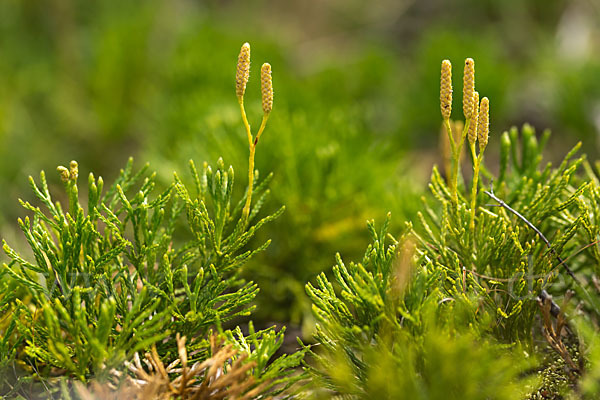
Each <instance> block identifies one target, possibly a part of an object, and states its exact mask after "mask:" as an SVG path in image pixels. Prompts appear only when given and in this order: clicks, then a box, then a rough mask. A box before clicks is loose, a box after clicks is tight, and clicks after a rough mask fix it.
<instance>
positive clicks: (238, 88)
mask: <svg viewBox="0 0 600 400" xmlns="http://www.w3.org/2000/svg"><path fill="white" fill-rule="evenodd" d="M249 78H250V44H248V43H244V44H243V45H242V48H241V49H240V54H239V56H238V63H237V69H236V75H235V94H236V96H237V98H238V103H239V104H240V112H241V114H242V120H243V121H244V127H245V128H246V134H247V136H248V147H249V149H250V155H249V157H248V192H247V194H246V203H245V204H244V208H243V210H242V217H243V220H244V224H247V223H248V218H249V215H250V205H251V204H252V190H253V189H254V154H255V152H256V145H257V144H258V140H259V139H260V136H261V135H262V133H263V131H264V130H265V126H266V125H267V120H268V119H269V115H270V114H271V110H272V109H273V82H272V79H271V65H270V64H268V63H265V64H263V65H262V67H261V69H260V85H261V93H262V109H263V118H262V123H261V124H260V128H259V129H258V133H257V134H256V137H254V138H253V137H252V130H251V129H250V124H249V123H248V118H247V117H246V110H245V109H244V94H245V93H246V85H247V84H248V79H249Z"/></svg>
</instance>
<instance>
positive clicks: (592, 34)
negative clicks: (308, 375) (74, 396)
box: [0, 0, 600, 328]
mask: <svg viewBox="0 0 600 400" xmlns="http://www.w3.org/2000/svg"><path fill="white" fill-rule="evenodd" d="M246 41H248V42H250V43H251V45H252V60H253V68H252V70H251V78H250V83H249V86H248V90H247V92H246V105H247V111H248V114H249V118H250V122H251V124H253V125H256V126H257V125H258V124H259V122H260V118H261V109H260V90H259V79H258V76H257V73H258V70H259V68H258V66H260V65H261V64H262V63H263V62H265V61H268V62H270V63H271V65H272V67H273V81H274V88H275V105H274V111H273V113H272V116H271V119H270V120H269V125H268V127H267V130H266V132H265V134H264V136H263V139H262V140H261V143H260V145H259V147H258V150H257V159H256V163H257V167H258V169H259V170H260V171H261V172H262V173H263V174H265V173H267V172H270V171H272V172H274V174H275V178H274V181H273V184H272V198H271V200H270V201H269V203H268V207H267V208H269V209H270V210H274V209H276V208H277V207H278V206H279V205H281V204H285V205H286V206H287V211H286V213H285V214H284V215H283V216H282V217H281V218H280V219H279V220H277V221H276V222H275V223H272V224H270V225H269V226H268V227H266V229H265V230H264V231H263V232H262V238H263V239H264V238H266V237H270V238H273V243H272V245H271V247H270V248H269V249H268V251H267V252H265V253H264V254H263V255H262V256H261V257H259V258H257V259H256V260H254V261H253V263H252V264H251V265H249V266H248V267H247V269H246V271H245V275H246V277H247V278H249V279H252V280H255V281H257V282H258V283H259V285H260V287H261V288H262V291H261V294H260V295H259V298H258V302H259V304H258V310H257V313H256V314H255V316H254V317H253V318H254V319H255V320H256V321H258V322H259V325H260V324H269V323H272V322H276V323H285V324H288V325H291V326H292V327H300V326H302V324H304V326H305V328H309V327H310V325H311V321H310V310H309V309H308V306H307V304H308V303H307V301H306V297H305V295H304V284H305V282H306V281H308V280H310V279H313V278H314V276H315V275H316V274H317V273H318V272H320V271H323V270H326V269H328V268H329V267H330V266H331V264H332V263H333V257H334V254H335V252H336V251H339V252H340V253H341V254H342V256H343V257H344V258H345V259H358V258H360V256H361V255H362V253H363V251H364V248H365V246H366V244H367V232H366V229H365V221H366V220H367V219H371V218H375V219H376V220H379V221H381V220H382V219H383V216H384V215H385V214H386V212H387V211H391V212H392V215H393V222H394V227H393V229H392V232H394V233H397V232H399V230H400V229H402V226H403V224H404V221H408V220H411V219H414V216H415V214H416V212H417V210H418V209H419V207H420V197H421V195H422V194H423V193H425V191H426V188H427V178H428V176H429V173H430V170H431V167H432V165H433V164H434V163H439V162H440V159H441V158H440V155H439V154H440V151H439V146H438V142H439V129H440V122H441V118H440V112H439V66H440V62H441V60H442V59H444V58H449V59H450V60H451V61H452V62H453V64H454V66H455V68H454V84H455V93H456V96H455V106H454V109H455V112H454V116H455V117H456V118H460V117H462V115H461V113H460V110H461V107H460V104H459V101H460V93H461V90H462V85H461V79H462V64H463V60H464V58H465V57H473V58H474V59H475V61H476V87H477V89H478V90H479V92H480V94H481V95H482V96H488V97H489V98H490V101H491V130H492V136H491V139H490V142H491V147H492V150H491V151H488V154H494V153H495V152H496V151H495V148H497V138H498V136H499V134H500V133H501V132H502V131H503V130H505V129H508V128H509V127H510V126H511V125H520V124H522V123H524V122H526V121H527V122H530V123H532V124H533V125H534V126H536V127H537V128H538V130H540V131H541V129H543V128H550V129H551V130H552V131H553V132H554V135H553V139H552V141H551V147H552V149H553V151H555V152H557V153H558V154H562V153H564V150H565V148H566V147H569V146H571V145H573V144H574V143H575V142H576V141H578V140H583V141H584V142H585V150H586V152H587V153H588V154H589V155H590V157H591V158H596V157H597V155H598V154H599V151H600V138H599V136H598V135H599V133H600V2H599V1H598V0H573V1H564V0H556V1H552V2H549V1H547V0H505V1H494V0H457V1H452V2H448V1H443V0H414V1H398V0H381V1H358V0H303V1H275V0H271V1H267V0H265V1H234V0H229V1H216V0H214V1H191V0H119V1H116V0H102V1H100V0H98V1H89V0H45V1H42V0H39V1H38V0H27V1H23V0H2V1H1V2H0V188H2V191H3V192H4V195H3V196H1V197H0V207H1V208H2V213H1V214H0V233H1V235H2V237H5V238H7V239H8V240H9V241H10V242H11V243H13V244H14V243H17V242H18V241H19V240H21V239H19V235H18V233H17V232H16V229H15V228H16V223H15V221H16V217H17V216H18V215H22V214H23V212H22V211H21V210H20V209H19V205H18V202H17V199H18V198H25V199H31V197H32V196H31V194H30V192H29V189H28V187H27V179H26V177H27V176H28V175H34V176H37V174H38V173H39V170H41V169H45V170H46V171H48V172H49V177H50V181H51V184H52V186H53V187H54V189H55V193H60V191H61V190H60V184H59V177H58V174H55V173H53V172H54V169H55V167H56V166H57V165H59V164H66V163H68V162H69V160H71V159H76V160H77V161H79V165H80V170H81V175H82V176H86V175H87V173H88V172H89V171H93V172H94V173H95V174H96V175H102V176H103V177H104V178H105V179H107V180H110V179H111V178H112V177H114V176H116V174H117V173H118V171H119V169H120V168H121V167H122V166H124V164H125V161H126V159H127V158H128V157H129V156H131V155H133V156H134V157H135V158H136V160H137V162H138V165H141V164H142V163H143V162H145V161H149V162H150V163H151V167H152V168H153V169H155V170H157V172H158V174H159V177H160V178H161V179H162V181H163V182H168V181H169V180H170V179H171V176H172V173H173V171H179V172H180V173H182V174H183V175H185V171H186V166H187V160H188V159H190V158H193V159H195V160H196V161H197V162H202V161H204V160H206V161H209V162H211V163H214V162H215V161H216V159H217V158H218V157H219V156H223V158H224V159H225V161H226V162H227V163H231V164H232V165H233V166H234V168H235V170H236V175H237V181H238V187H237V189H238V196H241V195H242V193H243V186H244V185H245V184H246V179H245V176H246V168H247V152H248V149H247V142H246V137H245V133H244V130H243V126H242V123H241V119H240V116H239V110H238V105H237V101H236V98H235V88H234V75H235V64H236V60H237V54H238V52H239V48H240V46H241V45H242V43H244V42H246ZM549 158H550V159H552V158H553V157H552V154H550V155H549ZM489 159H493V156H490V157H489ZM84 181H85V180H84ZM82 192H85V190H82ZM59 197H60V196H59Z"/></svg>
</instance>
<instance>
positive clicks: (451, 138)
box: [444, 118, 456, 193]
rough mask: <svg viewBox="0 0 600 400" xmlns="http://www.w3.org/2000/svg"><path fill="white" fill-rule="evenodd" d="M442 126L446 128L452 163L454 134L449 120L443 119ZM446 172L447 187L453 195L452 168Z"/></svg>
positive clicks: (454, 146) (454, 151)
mask: <svg viewBox="0 0 600 400" xmlns="http://www.w3.org/2000/svg"><path fill="white" fill-rule="evenodd" d="M444 126H445V128H446V133H447V134H448V141H449V142H450V153H451V157H452V162H454V157H455V153H456V150H455V149H456V144H455V143H454V134H453V132H452V126H451V125H450V118H444ZM447 172H448V185H449V186H450V193H454V191H455V189H454V188H453V182H454V179H453V177H452V168H451V169H450V171H447Z"/></svg>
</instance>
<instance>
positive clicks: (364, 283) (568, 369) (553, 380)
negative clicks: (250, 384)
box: [306, 59, 600, 399]
mask: <svg viewBox="0 0 600 400" xmlns="http://www.w3.org/2000/svg"><path fill="white" fill-rule="evenodd" d="M472 72H473V64H472V62H470V61H469V59H468V60H467V62H466V63H465V84H464V95H465V96H466V101H465V98H463V111H464V113H465V119H466V120H465V123H464V129H463V131H462V136H459V135H457V134H455V132H452V129H451V128H452V124H453V122H452V121H451V120H450V117H451V98H452V88H451V78H450V77H451V69H450V63H449V61H447V60H445V61H444V62H443V63H442V77H441V89H440V100H441V102H440V106H441V111H442V118H443V126H444V127H445V128H446V133H447V134H448V141H449V143H450V147H451V153H452V165H453V169H452V172H451V173H450V174H449V176H448V179H447V180H445V179H444V178H442V176H441V174H440V173H439V172H438V169H437V167H434V168H433V173H432V177H431V182H430V185H429V186H430V189H431V193H432V197H431V198H427V197H425V198H424V207H423V212H421V213H419V214H418V223H417V224H415V225H414V226H413V224H412V223H409V224H408V225H407V229H406V230H405V231H403V232H402V233H401V235H400V237H399V239H394V237H393V236H391V235H389V234H388V233H387V227H388V224H389V222H388V221H386V223H385V224H384V227H383V228H382V230H381V231H380V232H377V231H376V230H375V229H374V225H373V224H372V223H369V225H368V226H369V231H370V232H371V235H372V238H373V240H372V244H371V245H369V247H368V249H367V251H366V253H365V256H364V258H363V260H362V262H360V263H357V264H354V263H350V264H345V263H344V262H343V261H342V259H341V257H340V256H339V255H338V256H337V257H336V261H337V263H336V266H334V267H333V270H332V277H333V278H331V279H330V278H328V277H327V276H326V275H325V274H321V275H319V276H318V277H317V279H316V282H317V283H316V285H313V284H310V283H309V284H308V285H307V286H306V290H307V293H308V295H309V297H310V298H311V300H312V302H313V313H314V315H315V318H316V319H317V321H318V322H317V329H316V335H315V339H316V341H317V343H318V346H315V347H314V357H315V360H316V365H315V366H313V367H311V368H310V371H311V372H312V373H313V374H314V375H315V377H317V378H318V379H319V382H320V383H321V384H322V386H324V387H325V388H326V389H327V390H326V391H325V392H324V393H323V397H327V396H331V395H332V394H333V395H339V396H340V397H344V398H353V399H354V398H365V399H366V398H404V397H403V396H405V397H406V398H422V399H429V398H457V399H458V398H460V399H481V398H506V399H518V398H522V399H524V398H527V399H539V398H553V399H558V398H564V397H563V396H566V395H569V396H571V398H582V397H580V395H582V394H583V393H585V394H584V395H583V398H593V397H594V395H595V396H597V391H596V392H594V390H596V389H597V385H596V384H595V383H594V379H596V377H597V376H598V367H597V362H596V360H594V357H595V356H596V355H597V354H598V349H597V347H598V341H597V340H595V339H591V336H593V334H594V333H595V334H596V335H597V332H598V330H599V328H598V323H597V321H598V315H600V313H599V312H598V311H599V310H600V302H599V301H598V298H599V297H598V293H600V284H598V279H597V274H598V272H599V269H598V265H600V264H599V260H600V258H599V257H598V256H599V249H598V240H599V238H600V230H599V226H598V221H597V215H600V214H599V212H600V209H599V206H598V204H600V197H599V195H598V193H600V189H598V183H599V180H598V172H597V168H598V166H597V165H596V166H595V168H596V169H594V166H592V165H590V164H589V163H588V162H587V161H586V159H585V156H579V157H576V154H577V152H578V150H579V148H580V145H577V146H575V148H574V149H573V150H571V151H570V152H569V153H568V154H567V155H566V157H565V158H564V160H563V161H562V162H561V163H560V164H559V165H557V166H555V167H553V166H552V165H551V164H550V163H548V164H546V165H543V164H542V163H541V161H542V152H543V150H544V146H545V143H546V141H547V139H548V137H549V133H548V132H544V133H543V134H542V135H541V137H540V139H538V137H537V136H536V134H535V131H534V130H533V128H531V127H530V126H528V125H525V126H524V127H523V128H522V129H521V131H519V130H517V129H516V128H513V129H511V130H510V131H509V132H505V133H503V134H502V135H501V137H500V139H501V140H500V142H501V148H500V157H499V159H500V166H499V174H498V175H497V176H494V175H493V174H491V173H490V172H489V170H490V169H487V168H485V167H484V158H483V155H484V152H485V151H486V148H487V144H488V137H489V134H490V125H489V100H488V98H487V97H483V98H482V99H481V101H480V102H479V101H478V100H479V94H478V93H477V92H475V91H474V89H472V88H471V83H472V81H473V80H472V76H473V73H472ZM471 95H472V98H471V97H470V96H471ZM469 110H470V112H469ZM465 139H467V140H468V141H469V146H470V149H471V155H472V159H473V171H474V177H473V180H472V182H471V187H470V190H469V189H468V188H467V187H468V182H465V184H464V185H462V184H460V183H461V180H459V179H458V178H459V176H458V175H459V170H458V169H457V168H455V166H456V165H457V164H458V162H459V157H460V156H459V155H460V152H459V149H460V148H461V146H462V142H463V141H465ZM477 144H478V150H479V151H478V152H477V151H476V150H477V149H476V145H477ZM480 175H481V176H480ZM484 184H485V186H486V187H487V190H486V188H484V187H483V186H484ZM469 192H470V194H471V195H470V196H468V193H469ZM386 241H390V242H391V244H390V245H386V244H385V242H386ZM561 298H562V299H563V301H562V302H561V301H560V299H561ZM554 299H556V301H555V300H554ZM569 299H570V301H569ZM559 303H563V306H562V309H561V307H559V306H558V304H559ZM574 303H579V306H578V308H577V309H576V310H573V309H572V308H568V307H565V305H564V304H574ZM576 314H581V316H579V317H576V319H575V320H573V315H576ZM578 329H579V330H580V331H579V330H578ZM440 337H442V338H443V342H444V344H443V346H442V345H440V347H436V345H434V344H433V343H436V341H435V339H434V338H440ZM586 341H587V342H588V343H589V347H586V345H585V342H586ZM477 348H478V349H485V350H484V351H483V352H481V353H478V352H477V351H476V350H475V349H477ZM440 354H444V356H443V357H442V356H440ZM492 354H493V356H491V357H490V355H492ZM586 357H587V358H586ZM467 360H469V361H467ZM463 362H465V363H467V364H469V366H467V365H463ZM492 371H493V372H492ZM498 371H502V374H503V375H502V377H503V378H506V380H497V379H498ZM588 373H589V374H590V375H589V376H587V378H586V374H588ZM446 374H447V375H446ZM471 374H472V375H471ZM492 375H493V376H494V377H493V378H492ZM495 379H496V380H495ZM442 382H446V383H442ZM479 384H483V386H484V387H482V386H480V385H479ZM440 385H443V387H444V390H443V391H440V390H439V387H440ZM581 385H583V387H584V388H585V390H584V392H582V391H581ZM594 388H596V389H594Z"/></svg>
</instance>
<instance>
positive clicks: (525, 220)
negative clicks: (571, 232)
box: [483, 189, 581, 286]
mask: <svg viewBox="0 0 600 400" xmlns="http://www.w3.org/2000/svg"><path fill="white" fill-rule="evenodd" d="M483 192H484V193H485V194H487V195H488V196H489V197H490V198H492V199H493V200H495V201H496V202H498V204H499V205H500V206H501V207H503V208H505V209H507V210H508V211H510V212H511V213H513V214H514V215H516V216H517V217H518V218H519V219H520V220H521V221H523V222H524V223H525V224H526V225H527V226H528V227H530V228H531V229H532V230H533V231H534V232H535V233H537V235H538V236H539V237H540V239H542V241H543V242H544V243H546V246H548V249H549V250H550V252H551V253H552V254H554V256H555V257H556V259H557V260H558V262H559V263H560V264H559V265H562V266H563V267H564V268H565V270H566V271H567V273H568V274H569V276H571V278H573V280H574V281H575V282H577V283H578V284H579V285H580V286H581V282H580V281H579V279H577V277H576V276H575V274H574V273H573V271H572V270H571V268H569V266H568V265H567V263H566V262H565V260H563V259H562V258H561V257H560V255H558V253H557V252H556V250H554V248H553V247H552V245H551V244H550V242H549V241H548V239H546V237H545V236H544V234H543V233H542V232H541V231H540V230H539V229H538V228H536V227H535V225H533V224H532V223H531V222H529V220H528V219H527V218H525V217H524V216H523V215H521V214H520V213H519V212H518V211H517V210H515V209H514V208H512V207H511V206H509V205H508V204H506V203H505V202H504V201H502V200H501V199H500V198H498V197H497V196H496V195H495V194H494V190H493V189H490V190H489V191H488V190H484V191H483Z"/></svg>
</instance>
